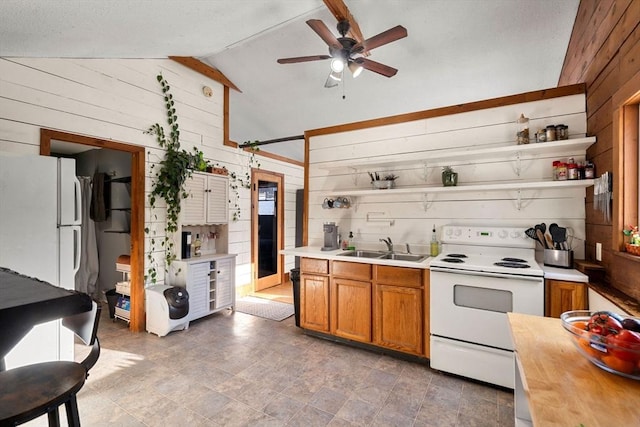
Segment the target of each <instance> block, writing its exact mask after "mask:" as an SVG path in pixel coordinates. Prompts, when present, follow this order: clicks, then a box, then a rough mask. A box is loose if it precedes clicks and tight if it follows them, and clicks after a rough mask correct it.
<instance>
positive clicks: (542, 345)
mask: <svg viewBox="0 0 640 427" xmlns="http://www.w3.org/2000/svg"><path fill="white" fill-rule="evenodd" d="M508 318H509V325H510V327H511V333H512V336H513V342H514V346H515V353H516V362H517V367H516V368H517V369H518V371H519V372H518V373H519V374H520V378H521V380H522V386H523V388H524V394H525V395H526V397H527V400H528V407H529V411H530V413H531V420H532V421H533V425H534V426H540V427H547V426H562V427H579V426H580V425H581V424H582V425H584V427H599V426H602V427H611V426H616V427H632V426H640V381H636V380H632V379H628V378H625V377H621V376H619V375H615V374H611V373H609V372H606V371H604V370H602V369H600V368H598V367H597V366H595V365H594V364H592V363H591V362H589V361H588V360H587V359H586V358H584V357H583V356H582V355H581V354H580V353H579V352H578V350H577V349H576V348H575V347H574V344H573V343H572V342H571V340H572V339H571V337H570V336H569V334H568V333H567V332H566V331H565V330H564V328H563V327H562V324H561V322H560V319H554V318H549V317H538V316H531V315H526V314H517V313H508ZM517 386H518V385H517V384H516V399H517ZM517 404H518V402H517V400H516V406H517Z"/></svg>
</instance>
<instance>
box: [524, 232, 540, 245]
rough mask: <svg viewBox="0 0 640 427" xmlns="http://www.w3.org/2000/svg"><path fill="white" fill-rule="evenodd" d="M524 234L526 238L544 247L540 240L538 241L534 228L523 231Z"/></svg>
mask: <svg viewBox="0 0 640 427" xmlns="http://www.w3.org/2000/svg"><path fill="white" fill-rule="evenodd" d="M524 234H526V235H527V237H530V238H532V239H533V240H535V241H536V242H538V243H540V244H541V245H542V246H543V247H544V244H543V243H542V242H541V241H540V239H538V233H537V231H536V229H535V228H533V227H530V228H527V229H526V230H525V231H524Z"/></svg>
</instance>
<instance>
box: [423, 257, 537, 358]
mask: <svg viewBox="0 0 640 427" xmlns="http://www.w3.org/2000/svg"><path fill="white" fill-rule="evenodd" d="M430 274H431V286H430V288H431V294H430V295H431V305H430V310H431V334H432V335H438V336H441V337H446V338H452V339H455V340H461V341H466V342H469V343H476V344H481V345H485V346H491V347H495V348H499V349H504V350H513V343H512V341H511V334H510V332H509V325H508V322H507V315H506V313H508V312H515V313H525V314H532V315H536V316H542V315H544V279H543V278H542V277H531V276H513V275H501V274H494V273H484V272H474V271H459V270H447V269H441V268H438V267H432V268H431V273H430Z"/></svg>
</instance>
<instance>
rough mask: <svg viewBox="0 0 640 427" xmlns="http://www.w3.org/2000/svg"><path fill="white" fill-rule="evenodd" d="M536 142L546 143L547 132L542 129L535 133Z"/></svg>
mask: <svg viewBox="0 0 640 427" xmlns="http://www.w3.org/2000/svg"><path fill="white" fill-rule="evenodd" d="M536 140H537V141H538V142H546V141H547V130H546V129H544V128H542V129H540V130H539V131H538V133H536Z"/></svg>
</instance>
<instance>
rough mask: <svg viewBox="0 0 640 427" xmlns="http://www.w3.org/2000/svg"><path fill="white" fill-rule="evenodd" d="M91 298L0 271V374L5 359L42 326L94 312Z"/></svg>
mask: <svg viewBox="0 0 640 427" xmlns="http://www.w3.org/2000/svg"><path fill="white" fill-rule="evenodd" d="M91 304H92V302H91V297H90V296H89V295H87V294H83V293H80V292H76V291H70V290H68V289H64V288H59V287H56V286H53V285H51V284H49V283H46V282H42V281H40V280H37V279H34V278H31V277H26V276H22V275H20V274H18V273H16V272H14V271H11V270H9V269H6V268H2V267H0V327H1V328H2V333H0V371H3V370H4V369H5V367H4V357H5V356H6V355H7V353H8V352H9V351H11V349H12V348H13V347H14V346H15V345H16V344H17V343H18V342H19V341H20V340H21V339H22V338H23V337H24V336H25V335H26V334H27V333H28V332H29V331H30V330H31V328H33V327H34V326H35V325H37V324H39V323H44V322H48V321H50V320H55V319H59V318H62V317H66V316H70V315H72V314H78V313H83V312H85V311H89V310H91V307H92V305H91Z"/></svg>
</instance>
